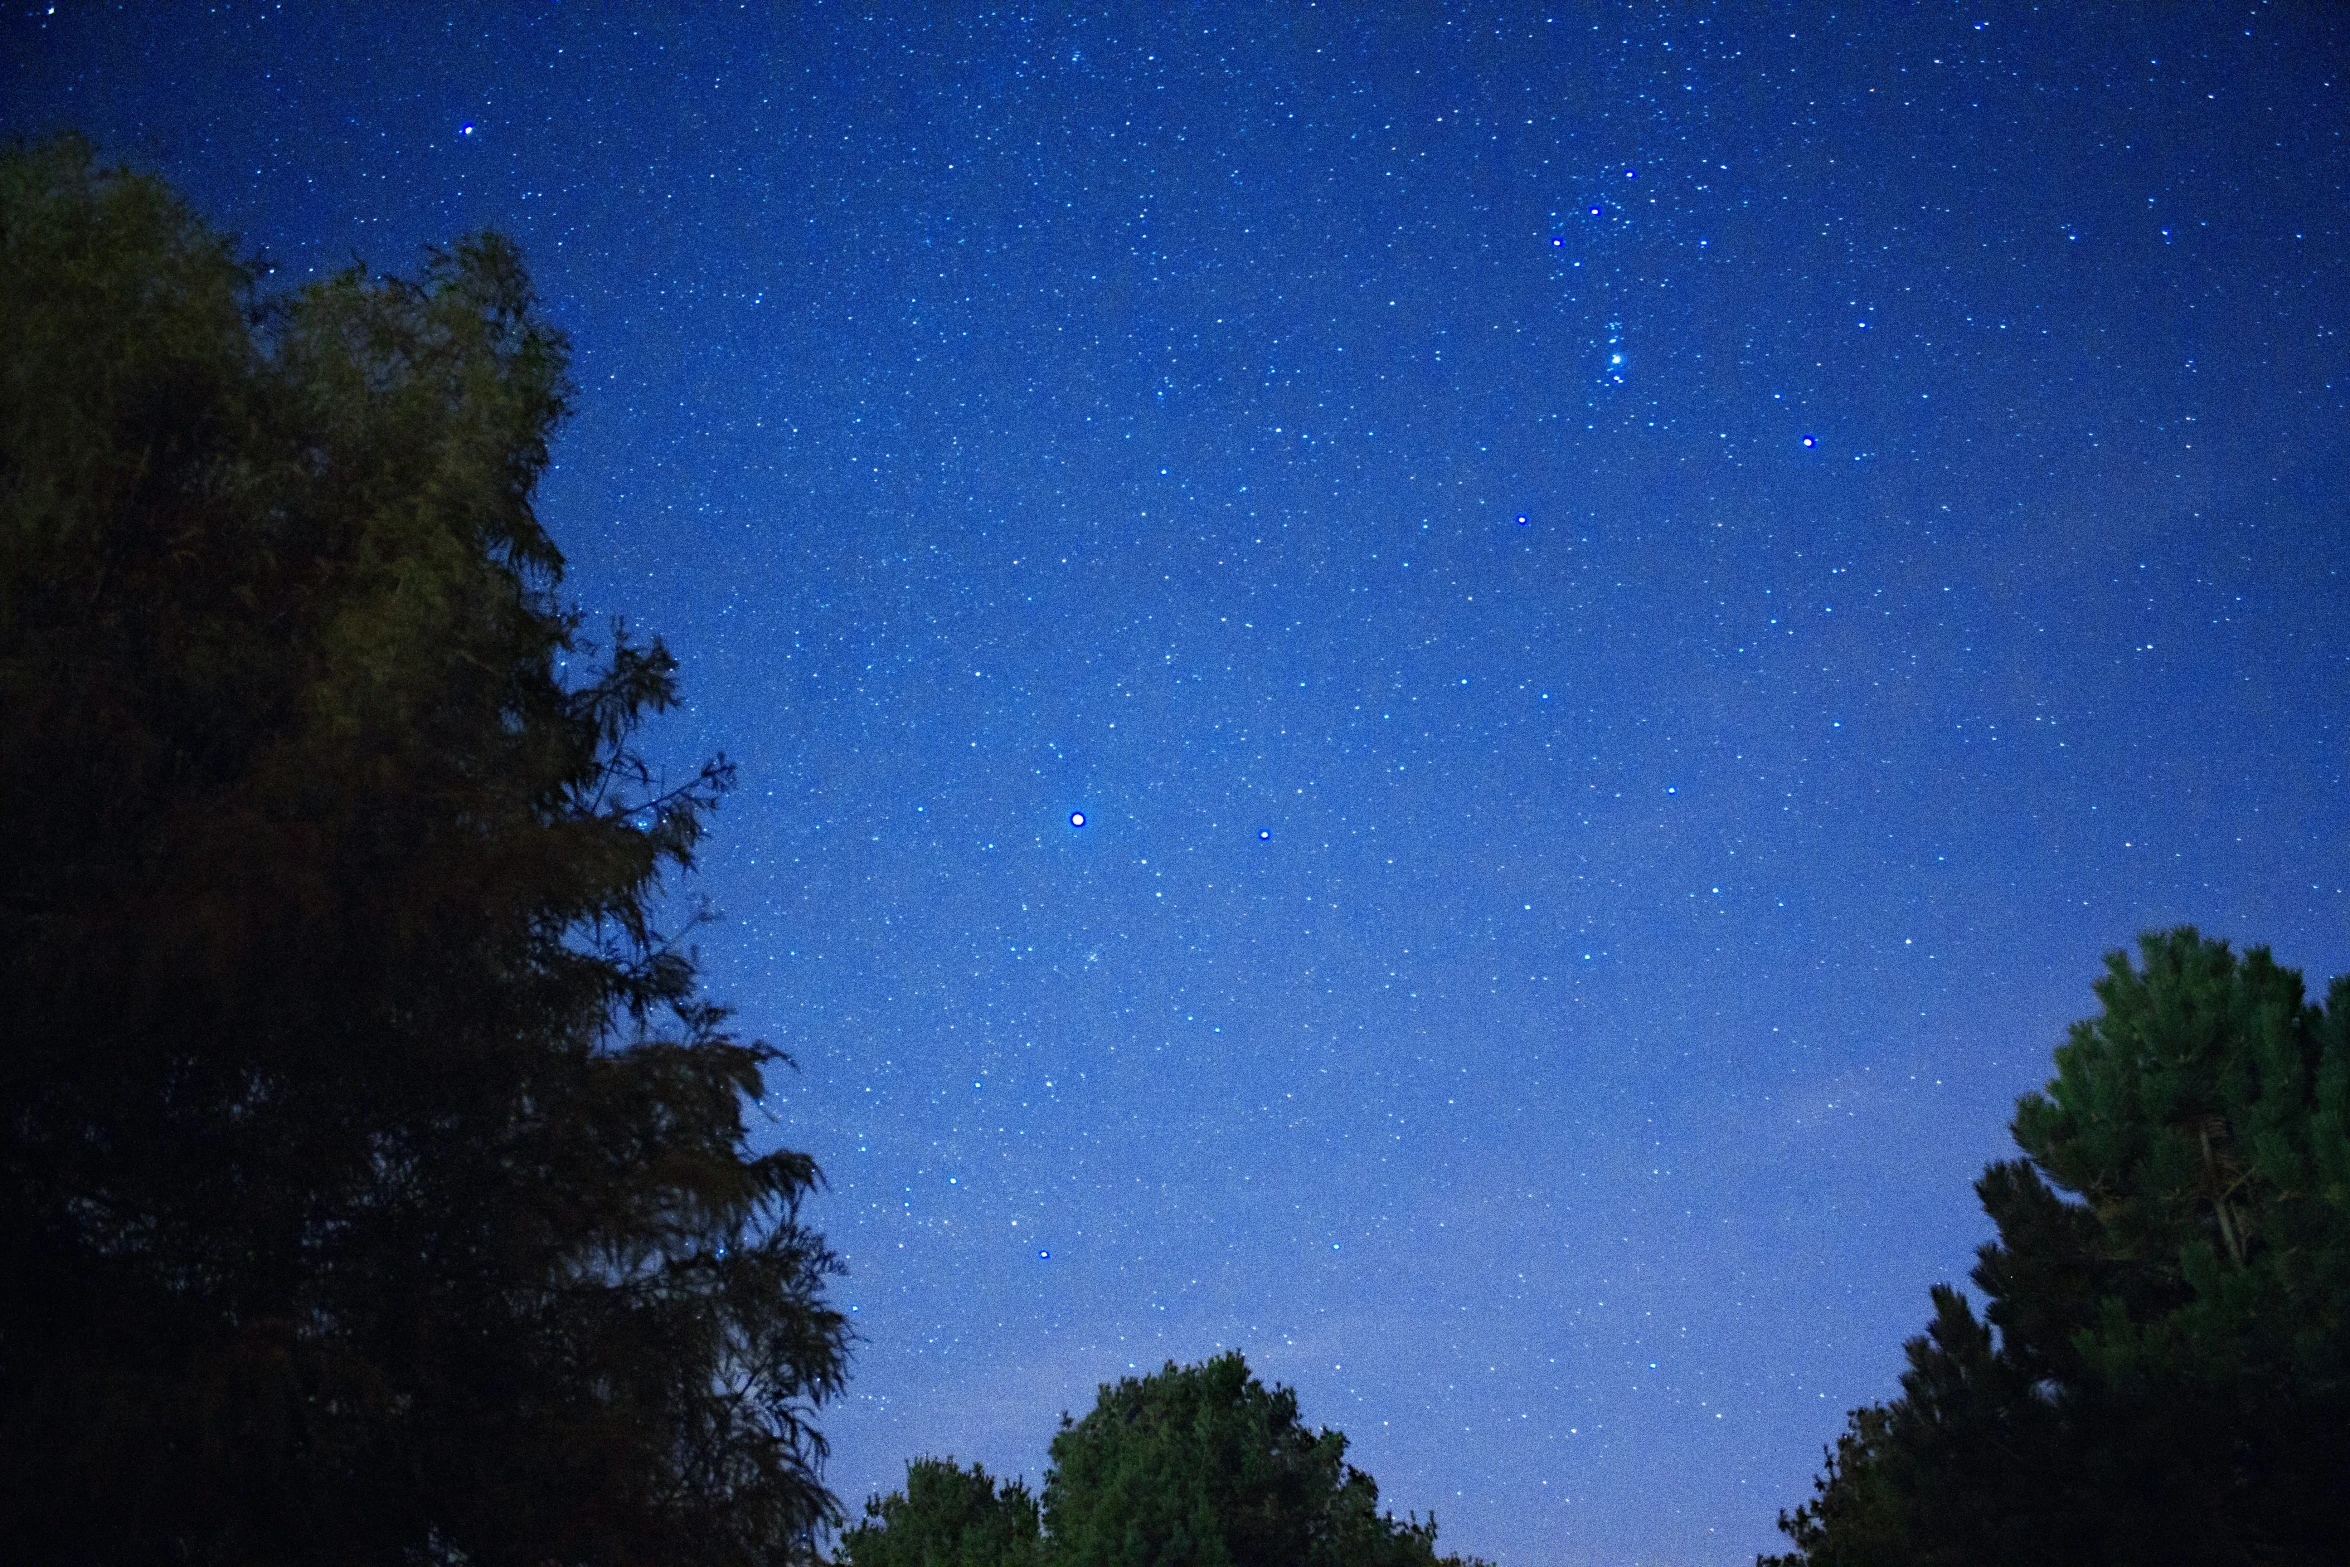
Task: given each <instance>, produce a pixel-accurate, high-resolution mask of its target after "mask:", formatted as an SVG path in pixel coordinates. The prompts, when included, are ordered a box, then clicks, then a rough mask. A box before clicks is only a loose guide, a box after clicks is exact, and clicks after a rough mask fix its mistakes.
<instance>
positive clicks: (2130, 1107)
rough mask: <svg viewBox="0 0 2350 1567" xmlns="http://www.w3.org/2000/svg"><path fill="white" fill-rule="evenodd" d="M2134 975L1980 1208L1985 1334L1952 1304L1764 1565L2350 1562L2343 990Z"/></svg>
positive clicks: (2149, 970)
mask: <svg viewBox="0 0 2350 1567" xmlns="http://www.w3.org/2000/svg"><path fill="white" fill-rule="evenodd" d="M2141 952H2142V961H2143V967H2142V968H2133V967H2132V966H2131V964H2130V962H2129V960H2128V958H2127V957H2126V956H2125V955H2124V954H2121V953H2115V954H2113V955H2112V956H2111V957H2110V958H2109V960H2108V972H2107V974H2106V976H2105V978H2104V979H2103V980H2102V981H2100V982H2099V984H2098V985H2097V987H2096V990H2097V995H2098V998H2099V1000H2101V1001H2102V1002H2103V1003H2104V1012H2103V1014H2102V1015H2101V1016H2099V1017H2097V1018H2094V1019H2091V1020H2089V1021H2086V1022H2082V1023H2078V1024H2075V1025H2074V1027H2073V1029H2072V1031H2071V1035H2070V1037H2069V1039H2068V1041H2067V1042H2066V1043H2065V1044H2064V1045H2063V1046H2061V1047H2060V1048H2059V1049H2058V1050H2057V1052H2056V1077H2055V1079H2054V1080H2053V1081H2051V1082H2050V1083H2049V1084H2048V1087H2047V1089H2046V1091H2045V1092H2044V1093H2035V1094H2027V1095H2025V1096H2024V1098H2023V1100H2022V1101H2021V1102H2020V1104H2019V1105H2018V1107H2017V1113H2016V1119H2015V1125H2014V1131H2015V1138H2016V1143H2017V1145H2018V1147H2020V1148H2021V1149H2022V1150H2023V1152H2024V1154H2025V1156H2026V1157H2025V1158H2024V1159H2020V1160H2014V1161H2010V1162H2006V1163H2002V1164H1995V1165H1993V1166H1991V1167H1990V1168H1989V1169H1987V1170H1986V1171H1985V1172H1984V1174H1983V1177H1982V1179H1981V1180H1980V1181H1978V1182H1977V1183H1976V1188H1975V1189H1976V1191H1977V1193H1978V1194H1979V1195H1980V1196H1981V1198H1982V1201H1983V1206H1984V1209H1985V1211H1986V1212H1988V1213H1989V1214H1990V1216H1991V1218H1992V1220H1993V1221H1994V1222H1995V1223H1996V1225H1997V1226H1998V1231H1999V1239H1998V1241H1997V1242H1996V1243H1994V1244H1991V1245H1987V1246H1985V1247H1984V1248H1982V1251H1981V1253H1980V1258H1979V1262H1978V1265H1977V1266H1976V1268H1975V1269H1974V1271H1973V1274H1972V1277H1973V1280H1974V1282H1975V1284H1976V1285H1977V1287H1978V1288H1980V1289H1981V1290H1982V1291H1983V1294H1984V1296H1985V1298H1986V1300H1987V1306H1986V1308H1985V1312H1984V1316H1983V1318H1982V1319H1980V1320H1978V1319H1977V1318H1976V1316H1975V1315H1974V1312H1973V1311H1972V1309H1971V1308H1970V1307H1969V1306H1968V1304H1967V1302H1966V1301H1965V1299H1964V1298H1963V1297H1961V1296H1960V1295H1959V1294H1958V1293H1957V1292H1956V1291H1953V1290H1950V1289H1947V1288H1937V1289H1936V1290H1935V1292H1934V1302H1935V1320H1934V1322H1933V1324H1932V1326H1931V1327H1930V1328H1929V1330H1928V1332H1927V1334H1926V1335H1925V1336H1923V1337H1921V1338H1918V1339H1913V1340H1912V1341H1911V1342H1910V1343H1909V1345H1908V1348H1907V1353H1908V1359H1909V1369H1908V1370H1907V1371H1906V1372H1905V1373H1904V1374H1903V1376H1902V1379H1901V1382H1902V1396H1901V1397H1899V1398H1897V1399H1895V1400H1894V1401H1893V1402H1891V1403H1890V1404H1888V1405H1885V1406H1883V1407H1881V1408H1873V1409H1864V1410H1859V1411H1855V1412H1854V1415H1853V1417H1852V1421H1851V1425H1850V1426H1849V1428H1848V1429H1847V1431H1846V1432H1845V1434H1844V1436H1843V1438H1842V1439H1840V1441H1839V1443H1838V1446H1837V1449H1836V1450H1835V1452H1834V1453H1832V1454H1831V1455H1830V1463H1829V1468H1828V1472H1827V1473H1826V1474H1825V1475H1823V1476H1822V1478H1821V1480H1820V1482H1819V1486H1818V1495H1817V1496H1816V1497H1815V1499H1814V1500H1813V1501H1812V1502H1811V1503H1809V1504H1807V1505H1806V1506H1804V1507H1802V1508H1800V1509H1798V1510H1797V1511H1796V1512H1795V1513H1794V1514H1792V1515H1783V1516H1782V1518H1781V1520H1780V1523H1781V1527H1782V1529H1784V1530H1785V1531H1786V1533H1787V1534H1788V1535H1789V1537H1790V1538H1791V1539H1792V1540H1793V1541H1794V1542H1795V1544H1796V1547H1797V1549H1796V1551H1795V1553H1794V1554H1792V1555H1789V1556H1785V1557H1779V1558H1774V1559H1772V1560H1775V1561H1777V1562H1780V1563H1787V1564H1795V1563H1811V1564H1815V1567H1816V1564H1826V1563H1838V1564H1842V1563H1863V1562H1867V1563H1878V1562H1884V1563H1895V1562H1899V1563H1911V1562H1916V1563H1944V1562H1949V1563H1960V1562H2002V1563H2017V1564H2024V1563H2033V1562H2048V1563H2060V1562H2061V1563H2096V1562H2117V1563H2118V1562H2130V1563H2160V1562H2180V1563H2187V1562H2198V1563H2232V1562H2242V1563H2254V1562H2258V1563H2281V1562H2311V1563H2315V1562H2339V1561H2343V1560H2350V1515H2346V1514H2344V1513H2343V1512H2342V1510H2341V1508H2340V1506H2339V1505H2338V1499H2339V1498H2340V1497H2342V1496H2344V1495H2350V977H2346V978H2343V979H2337V980H2336V981H2334V984H2333V986H2332V988H2331V990H2330V992H2329V994H2328V996H2327V999H2326V1001H2325V1003H2324V1004H2323V1005H2322V1006H2312V1005H2309V1004H2307V1003H2306V1001H2305V1000H2304V996H2303V990H2302V982H2301V977H2300V975H2298V974H2296V973H2294V972H2293V971H2291V970H2289V969H2284V968H2280V967H2279V966H2277V964H2276V963H2275V962H2273V961H2272V960H2271V958H2270V956H2269V954H2268V953H2267V951H2266V950H2264V949H2260V948H2254V949H2253V950H2252V951H2250V952H2249V953H2247V954H2246V955H2245V956H2244V957H2242V958H2241V959H2239V958H2237V957H2236V955H2235V954H2233V953H2232V952H2231V951H2230V950H2229V949H2228V947H2227V945H2226V943H2224V942H2217V941H2207V940H2204V939H2203V938H2202V937H2200V936H2199V935H2197V934H2196V932H2195V931H2193V930H2191V929H2181V930H2176V931H2172V932H2170V933H2168V934H2167V935H2160V936H2156V935H2149V936H2147V937H2146V938H2144V940H2143V942H2142V945H2141Z"/></svg>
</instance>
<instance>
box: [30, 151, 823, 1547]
mask: <svg viewBox="0 0 2350 1567" xmlns="http://www.w3.org/2000/svg"><path fill="white" fill-rule="evenodd" d="M564 356H565V348H564V343H563V340H562V338H561V337H560V335H559V334H557V333H556V332H554V331H553V330H551V329H550V328H549V327H548V326H547V325H546V324H545V323H544V322H543V320H542V319H541V318H540V317H539V315H538V314H537V312H536V309H535V307H534V304H533V301H532V295H531V290H530V285H529V281H528V279H527V277H526V275H525V273H524V271H523V268H522V265H521V262H520V259H519V257H518V255H517V254H516V252H515V250H514V249H513V247H512V246H511V245H509V244H507V243H506V242H505V241H503V240H500V239H498V238H496V237H494V236H484V237H481V238H478V239H473V240H469V241H466V242H464V243H462V244H460V245H458V246H456V247H455V248H454V249H453V250H451V251H450V252H448V253H446V254H440V255H436V256H434V257H433V258H432V259H431V260H430V262H429V263H428V265H427V266H426V267H425V268H424V270H423V272H422V274H421V275H420V276H419V277H417V278H415V279H413V280H407V281H403V280H398V279H378V280H370V279H368V278H367V277H365V276H363V275H362V274H360V273H359V272H357V271H356V270H354V271H352V272H349V273H345V274H343V275H341V276H338V277H335V278H332V279H330V280H328V281H325V282H322V283H318V284H315V285H312V286H309V287H306V288H303V289H301V290H299V291H295V292H292V293H290V294H264V293H263V292H262V291H261V289H260V287H259V277H258V274H257V272H256V270H255V269H254V268H252V267H250V266H247V265H245V264H242V263H240V262H239V261H238V260H237V259H236V256H235V253H234V251H233V249H232V247H231V245H230V243H229V242H228V241H227V240H225V239H223V238H222V237H220V236H219V235H217V234H214V233H212V232H210V231H209V230H207V229H206V228H205V226H204V225H203V224H202V223H201V222H200V221H198V220H197V218H196V217H195V216H194V215H193V214H192V213H191V212H190V211H189V210H188V208H187V207H186V206H185V205H184V204H183V203H182V202H181V201H180V200H179V199H178V198H177V197H176V196H175V195H174V194H173V193H172V192H171V191H170V190H168V189H167V188H166V187H165V186H163V185H162V184H161V183H160V182H158V181H156V180H154V179H152V178H148V177H143V176H139V175H135V174H131V173H126V172H122V171H103V170H100V169H98V168H97V167H95V166H94V164H93V162H92V159H91V156H90V154H89V152H88V150H87V149H86V147H84V146H82V145H80V144H78V143H75V142H72V141H65V142H59V143H54V144H49V145H45V146H39V147H31V148H25V147H19V148H17V149H14V150H12V151H9V152H7V153H6V154H5V155H4V156H0V808H4V810H5V814H6V819H7V820H8V821H9V824H10V852H9V853H8V854H6V855H4V856H0V1256H5V1257H6V1259H7V1265H6V1266H5V1268H0V1472H5V1473H6V1474H7V1475H8V1477H9V1478H8V1483H7V1485H6V1486H4V1487H0V1498H4V1499H0V1536H4V1537H6V1538H7V1539H8V1540H9V1541H10V1551H11V1553H12V1554H15V1555H18V1556H20V1557H22V1558H23V1559H27V1560H68V1559H71V1560H77V1561H92V1562H126V1563H127V1562H162V1561H171V1562H178V1563H204V1562H221V1563H227V1562H232V1561H233V1562H238V1563H276V1562H287V1563H291V1562H306V1561H325V1560H333V1561H336V1562H394V1561H398V1562H418V1561H435V1560H438V1561H452V1562H454V1561H460V1560H462V1561H467V1562H473V1563H483V1564H489V1563H502V1562H516V1563H520V1562H530V1563H546V1562H562V1563H573V1562H577V1563H588V1562H614V1563H617V1562H635V1561H651V1560H656V1559H657V1560H684V1559H693V1560H697V1561H706V1562H714V1563H717V1562H740V1563H750V1562H774V1561H781V1560H785V1559H790V1558H792V1557H795V1556H802V1555H805V1554H806V1552H807V1541H808V1539H809V1537H810V1532H811V1530H813V1529H814V1528H815V1527H817V1526H818V1525H820V1524H821V1523H823V1522H824V1521H826V1520H827V1519H828V1518H830V1517H831V1516H832V1512H833V1504H832V1501H831V1498H830V1497H829V1495H828V1494H827V1493H826V1492H825V1491H824V1489H823V1487H822V1485H821V1483H820V1477H819V1473H818V1467H817V1466H818V1462H819V1460H820V1458H821V1455H822V1442H821V1438H820V1436H819V1434H818V1433H817V1431H816V1430H815V1428H814V1426H813V1425H812V1424H811V1417H812V1415H813V1412H814V1411H815V1409H816V1408H817V1406H818V1405H819V1403H820V1402H821V1401H822V1400H823V1399H824V1398H825V1397H827V1396H828V1395H830V1394H831V1393H832V1392H833V1391H835V1390H836V1389H837V1388H838V1386H839V1384H840V1378H841V1374H842V1367H843V1355H844V1348H845V1343H846V1329H845V1327H844V1324H843V1319H842V1318H841V1317H840V1316H839V1315H838V1314H837V1313H836V1312H834V1311H833V1310H832V1309H831V1308H830V1307H829V1306H828V1305H827V1304H826V1303H825V1301H824V1298H823V1281H824V1279H825V1277H826V1275H827V1274H829V1273H830V1272H832V1271H834V1269H835V1266H836V1265H835V1264H834V1262H833V1260H832V1258H831V1255H830V1254H829V1253H828V1252H827V1251H826V1249H825V1248H824V1245H823V1243H822V1241H821V1239H820V1238H819V1237H818V1236H816V1235H815V1234H813V1233H812V1232H810V1231H809V1230H808V1229H807V1228H806V1227H805V1226H804V1225H803V1224H802V1223H801V1222H800V1218H799V1210H800V1204H801V1201H802V1199H803V1197H804V1196H805V1194H806V1193H807V1192H808V1191H809V1189H810V1187H811V1185H812V1183H813V1182H814V1181H815V1179H816V1171H815V1168H814V1166H813V1165H812V1164H811V1163H810V1161H809V1160H808V1159H807V1158H806V1157H805V1156H803V1155H800V1154H797V1153H793V1152H789V1151H777V1152H771V1153H758V1152H755V1151H754V1150H753V1149H752V1148H751V1146H750V1144H749V1141H748V1139H747V1137H746V1132H745V1127H744V1123H743V1099H744V1096H745V1095H755V1094H756V1093H758V1092H759V1088H760V1083H761V1074H762V1071H763V1070H764V1069H765V1068H766V1067H768V1066H769V1065H770V1064H772V1063H774V1062H776V1060H777V1059H778V1058H777V1056H776V1053H775V1052H774V1051H772V1050H770V1049H768V1048H767V1047H765V1046H764V1045H760V1044H756V1043H749V1042H744V1041H741V1040H738V1039H736V1038H734V1037H733V1036H731V1035H730V1034H729V1033H728V1032H727V1029H726V1015H725V1012H724V1010H723V1009H722V1008H719V1007H717V1006H715V1005H713V1004H711V1003H709V1002H707V1001H706V1000H704V999H702V998H701V997H700V995H699V992H698V988H697V982H696V976H695V970H694V967H693V964H692V961H691V959H690V956H689V955H688V954H687V953H686V952H685V951H683V950H682V949H681V948H680V947H678V946H677V945H676V942H675V940H674V935H675V933H671V934H670V935H668V936H665V935H664V933H663V931H662V930H661V928H660V926H659V924H658V918H657V917H658V914H659V911H660V909H661V908H662V907H663V906H664V905H663V892H664V888H665V887H666V886H668V885H669V884H670V882H671V881H672V879H673V878H674V877H676V876H677V875H679V874H681V873H683V872H684V871H686V870H687V869H688V868H689V867H690V865H691V863H692V859H693V852H694V847H695V844H696V841H697V838H698V835H699V833H700V831H701V829H702V825H703V823H704V821H705V818H706V817H707V815H708V813H709V811H710V810H711V809H712V808H713V807H714V805H715V803H716V801H717V799H718V796H719V794H720V792H721V791H722V790H723V788H724V786H725V784H726V783H727V781H728V777H729V775H728V772H727V770H726V768H725V766H724V764H723V762H722V761H720V762H713V763H712V764H710V765H708V766H706V767H704V768H703V769H702V770H701V771H700V772H699V773H698V774H696V775H694V776H692V777H689V778H686V779H683V780H680V781H679V783H678V784H677V785H676V786H674V787H671V786H667V785H665V784H664V783H663V782H662V781H661V780H659V779H657V778H656V777H655V775H654V774H653V772H652V770H651V769H650V768H648V767H647V766H646V765H645V764H644V763H643V762H642V761H640V760H639V757H638V754H637V752H636V750H635V737H636V736H637V734H638V733H639V731H640V727H641V726H642V724H643V723H644V722H646V721H647V720H648V719H649V718H650V717H651V716H652V715H655V714H657V713H659V712H660V711H661V710H662V709H664V708H665V707H667V706H668V705H669V704H670V703H671V702H672V701H673V700H674V696H675V689H676V688H675V682H674V667H673V664H672V661H671V659H670V657H669V655H668V654H667V653H666V652H665V651H664V650H663V649H662V647H661V645H660V644H659V643H658V642H657V641H656V642H650V643H640V642H638V641H635V640H632V639H630V638H629V637H628V636H626V635H625V634H623V633H621V632H619V631H618V630H617V629H616V630H615V632H614V634H613V636H612V637H611V639H610V640H609V642H608V643H607V644H606V645H605V646H604V647H602V649H601V650H600V651H599V650H598V649H596V648H593V647H591V646H590V644H589V643H588V642H587V640H586V639H585V638H584V636H583V635H582V631H581V627H580V623H579V618H578V616H577V614H576V612H574V611H573V610H571V609H570V608H568V607H567V606H566V604H565V603H564V601H563V600H562V598H561V596H560V587H561V578H562V565H563V562H562V557H561V555H560V553H559V552H558V551H557V549H556V547H555V545H554V543H553V541H552V540H551V539H550V537H549V536H548V534H547V533H546V531H545V530H544V528H543V527H542V526H541V524H540V521H539V519H538V516H537V514H536V512H535V510H534V508H533V505H532V496H533V489H534V486H535V484H536V481H537V479H538V477H539V475H540V473H541V472H542V471H543V469H544V467H545V465H546V462H547V440H548V436H549V433H550V432H551V430H552V429H553V428H554V426H555V425H556V423H557V422H558V421H559V419H560V418H561V416H562V415H563V413H564V411H565V408H566V404H567V399H568V396H569V391H568V387H567V383H566V380H565V374H564Z"/></svg>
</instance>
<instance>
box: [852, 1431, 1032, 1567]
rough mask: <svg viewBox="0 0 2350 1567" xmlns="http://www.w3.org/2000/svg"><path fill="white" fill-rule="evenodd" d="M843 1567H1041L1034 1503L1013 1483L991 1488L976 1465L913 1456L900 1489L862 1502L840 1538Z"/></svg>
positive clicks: (991, 1481)
mask: <svg viewBox="0 0 2350 1567" xmlns="http://www.w3.org/2000/svg"><path fill="white" fill-rule="evenodd" d="M840 1560H841V1561H842V1562H844V1563H845V1564H846V1567H1041V1564H1042V1563H1043V1561H1044V1539H1043V1535H1042V1533H1041V1532H1040V1530H1039V1528H1038V1521H1037V1513H1036V1498H1035V1497H1033V1496H1031V1495H1029V1494H1028V1487H1027V1486H1026V1485H1024V1484H1022V1483H1021V1482H1020V1481H1018V1480H1009V1481H1006V1482H1005V1483H1004V1486H1003V1489H1001V1490H998V1489H997V1488H996V1482H995V1479H994V1478H993V1477H992V1476H991V1475H989V1474H988V1472H987V1471H986V1470H985V1469H984V1468H982V1467H981V1466H980V1465H978V1464H973V1465H972V1466H971V1467H970V1468H969V1469H964V1468H961V1467H959V1466H958V1465H957V1464H956V1463H955V1461H954V1460H953V1459H952V1458H917V1459H915V1460H913V1461H912V1462H911V1463H909V1464H907V1465H906V1488H905V1489H904V1490H903V1491H892V1492H891V1493H890V1494H889V1495H888V1496H886V1497H883V1496H876V1497H872V1498H870V1499H869V1500H867V1502H866V1503H865V1518H864V1521H863V1522H862V1523H860V1524H858V1525H857V1527H855V1528H854V1529H850V1530H848V1531H847V1532H846V1533H844V1534H843V1535H842V1536H841V1550H840Z"/></svg>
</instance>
